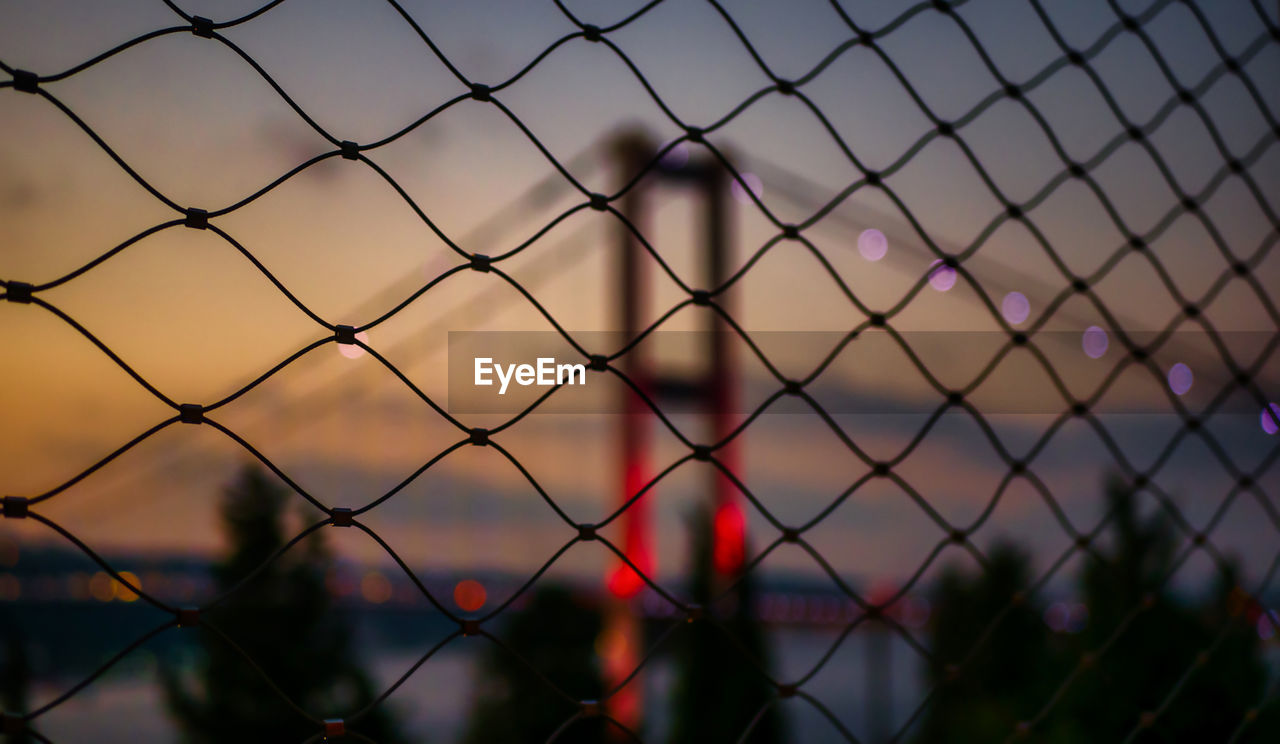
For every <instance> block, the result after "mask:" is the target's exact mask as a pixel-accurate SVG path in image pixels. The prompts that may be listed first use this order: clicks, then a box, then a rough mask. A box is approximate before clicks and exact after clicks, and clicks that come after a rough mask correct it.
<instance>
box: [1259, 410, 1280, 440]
mask: <svg viewBox="0 0 1280 744" xmlns="http://www.w3.org/2000/svg"><path fill="white" fill-rule="evenodd" d="M1259 418H1260V419H1261V420H1262V430H1263V431H1265V432H1266V433H1268V434H1275V433H1276V432H1277V431H1280V403H1268V404H1267V407H1266V408H1264V409H1262V416H1260V417H1259Z"/></svg>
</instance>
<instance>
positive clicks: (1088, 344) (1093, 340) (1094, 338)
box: [1080, 326, 1108, 359]
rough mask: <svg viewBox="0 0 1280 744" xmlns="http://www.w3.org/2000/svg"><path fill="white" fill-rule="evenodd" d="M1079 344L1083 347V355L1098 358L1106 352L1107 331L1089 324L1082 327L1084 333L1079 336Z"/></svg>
mask: <svg viewBox="0 0 1280 744" xmlns="http://www.w3.org/2000/svg"><path fill="white" fill-rule="evenodd" d="M1080 345H1081V346H1082V347H1084V353H1085V356H1087V357H1089V358H1090V359H1098V358H1100V357H1101V356H1102V355H1103V354H1106V353H1107V345H1108V340H1107V332H1106V331H1104V330H1102V329H1101V328H1099V327H1098V326H1089V327H1088V328H1086V329H1084V334H1083V335H1082V336H1081V338H1080Z"/></svg>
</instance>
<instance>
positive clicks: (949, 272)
mask: <svg viewBox="0 0 1280 744" xmlns="http://www.w3.org/2000/svg"><path fill="white" fill-rule="evenodd" d="M929 286H931V287H933V288H934V289H936V290H937V291H939V292H946V291H947V290H949V289H951V288H952V287H954V286H956V270H955V269H954V268H952V267H950V266H946V265H944V264H943V263H942V259H940V258H938V259H934V261H933V263H931V264H929Z"/></svg>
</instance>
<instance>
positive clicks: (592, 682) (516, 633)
mask: <svg viewBox="0 0 1280 744" xmlns="http://www.w3.org/2000/svg"><path fill="white" fill-rule="evenodd" d="M602 625H603V620H602V618H601V614H600V612H599V610H597V609H596V608H594V607H590V606H588V605H586V604H584V603H582V602H581V601H579V600H577V599H575V598H574V596H573V595H572V594H570V593H569V591H568V590H567V589H565V588H563V587H559V586H554V585H550V586H544V587H540V588H539V589H538V590H537V591H535V592H534V593H533V596H532V598H531V599H530V601H529V606H528V607H527V608H525V609H524V610H523V611H521V612H519V613H516V614H513V615H511V616H510V618H509V619H508V621H507V623H506V627H505V628H504V629H503V632H502V633H501V634H500V636H499V637H500V638H501V639H502V643H503V645H504V646H505V647H506V648H502V647H500V646H498V645H497V644H494V643H488V642H486V641H484V640H483V639H479V640H480V642H484V643H487V647H486V649H485V651H484V653H483V654H482V656H481V658H480V665H479V675H478V676H479V679H480V683H479V687H478V688H477V691H476V701H475V704H474V705H473V706H472V710H471V717H470V721H469V723H468V726H467V733H466V736H465V738H464V741H465V742H467V744H496V743H498V742H501V744H543V742H545V741H547V739H548V738H549V737H550V736H551V735H552V734H554V733H555V732H556V730H557V729H559V728H560V727H561V726H562V725H564V723H565V722H566V721H568V720H569V719H570V718H571V717H572V716H573V715H574V713H575V711H576V709H577V706H575V705H574V704H572V703H570V702H569V701H567V700H565V699H564V698H562V697H560V696H558V695H556V694H555V693H554V692H553V691H552V690H551V689H550V688H549V687H548V686H547V684H546V682H544V681H543V680H542V679H540V678H539V675H541V676H542V677H545V678H546V679H547V680H549V681H551V682H552V683H554V684H555V685H556V686H557V687H559V688H560V689H562V690H565V691H566V692H568V693H569V694H571V695H574V696H575V697H578V699H581V700H598V699H599V698H600V696H601V694H602V692H603V690H604V683H603V682H602V681H601V678H600V671H599V669H598V668H597V665H596V657H595V642H596V638H597V637H598V636H599V635H600V631H601V627H602ZM521 659H524V661H521ZM526 661H527V662H528V663H527V664H526V663H525V662H526ZM530 667H532V668H530ZM534 670H537V671H536V673H535V672H534ZM606 726H608V724H607V723H606V722H605V721H604V720H603V719H601V718H585V719H582V720H578V721H576V722H574V723H573V724H571V725H570V726H569V727H568V728H566V729H565V730H564V731H561V732H560V734H559V736H558V737H557V738H556V742H557V743H558V744H601V743H602V742H605V741H608V738H607V735H606Z"/></svg>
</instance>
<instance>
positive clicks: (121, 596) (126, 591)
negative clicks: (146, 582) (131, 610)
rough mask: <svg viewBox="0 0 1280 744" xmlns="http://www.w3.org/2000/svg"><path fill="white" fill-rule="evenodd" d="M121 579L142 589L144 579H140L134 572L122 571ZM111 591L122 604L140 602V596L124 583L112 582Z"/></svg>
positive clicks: (113, 580)
mask: <svg viewBox="0 0 1280 744" xmlns="http://www.w3.org/2000/svg"><path fill="white" fill-rule="evenodd" d="M120 578H122V579H124V580H125V581H127V582H129V583H130V584H132V585H134V586H136V587H138V588H139V589H141V588H142V579H140V578H138V575H137V574H135V573H134V572H132V571H121V572H120ZM111 591H112V593H113V594H115V597H116V599H118V600H120V601H121V602H136V601H137V600H138V595H137V594H135V593H134V591H133V590H132V589H130V588H129V587H128V586H127V585H125V584H124V583H122V582H120V581H117V580H115V579H112V580H111Z"/></svg>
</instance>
